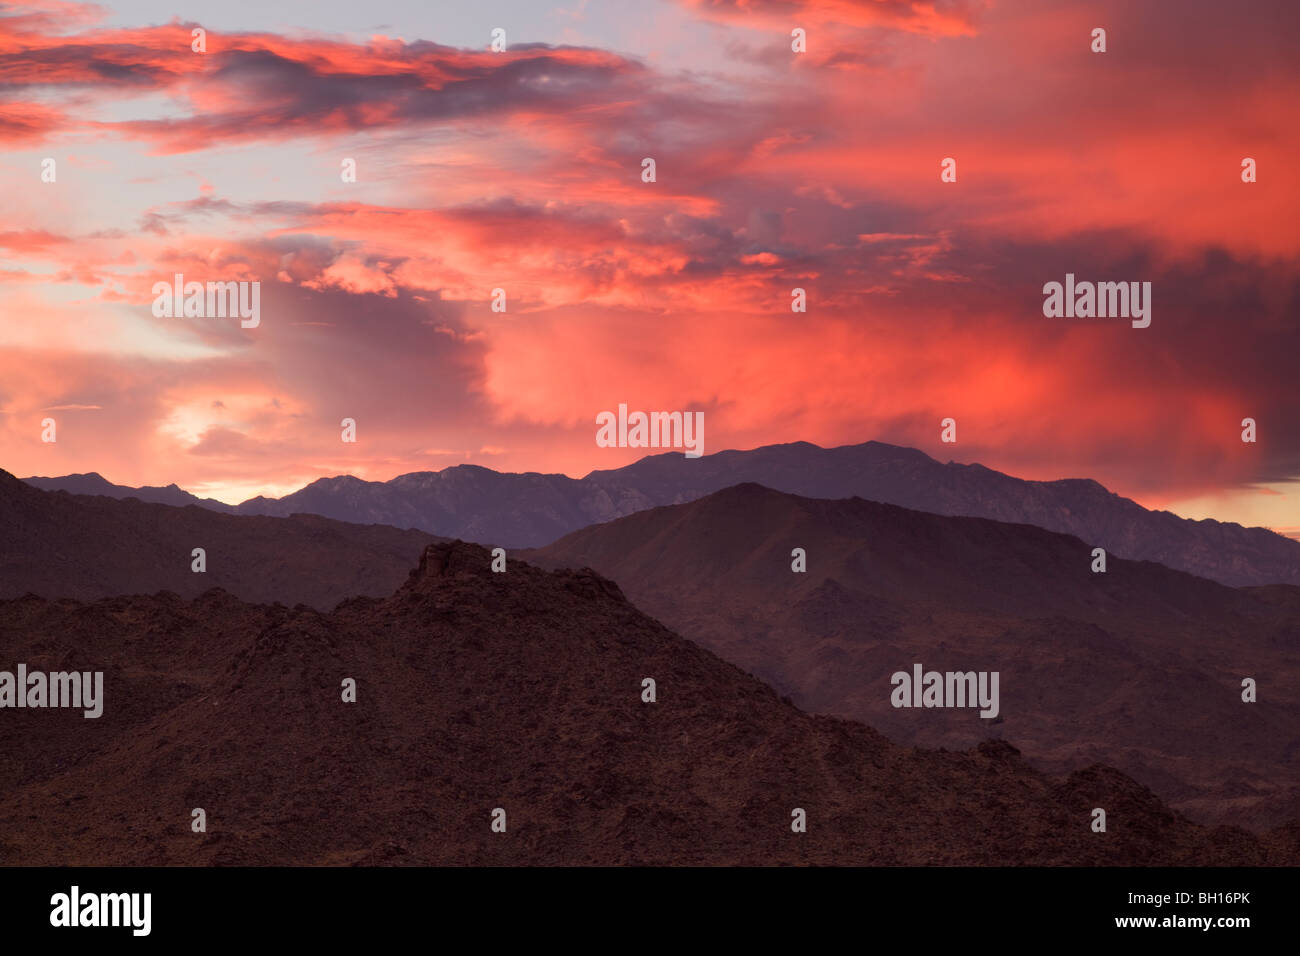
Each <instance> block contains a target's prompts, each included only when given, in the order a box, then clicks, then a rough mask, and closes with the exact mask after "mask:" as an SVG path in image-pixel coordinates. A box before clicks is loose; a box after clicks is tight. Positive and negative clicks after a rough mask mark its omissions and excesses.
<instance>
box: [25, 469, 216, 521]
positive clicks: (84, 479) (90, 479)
mask: <svg viewBox="0 0 1300 956" xmlns="http://www.w3.org/2000/svg"><path fill="white" fill-rule="evenodd" d="M23 481H25V482H27V483H28V484H29V485H32V486H34V487H36V488H40V489H41V490H42V491H66V492H67V493H68V494H70V495H103V496H104V497H105V498H119V499H121V498H139V499H140V500H141V501H146V502H149V503H151V504H157V505H172V506H173V507H176V508H184V507H185V506H186V505H200V506H201V507H204V508H211V509H212V510H213V511H221V512H224V513H226V514H233V513H234V511H235V508H234V506H233V505H228V504H226V503H225V502H224V501H217V500H216V499H215V498H200V497H198V496H197V495H192V494H190V493H189V492H188V491H184V490H182V489H181V488H178V487H177V486H176V485H174V484H172V485H168V486H167V487H165V488H160V487H157V486H155V485H146V486H145V487H143V488H128V487H127V486H126V485H115V484H113V483H112V482H111V481H109V480H108V479H106V478H105V477H104V476H103V475H101V474H99V473H98V472H94V471H92V472H90V473H89V474H85V475H64V476H63V477H61V478H41V477H33V478H24V479H23Z"/></svg>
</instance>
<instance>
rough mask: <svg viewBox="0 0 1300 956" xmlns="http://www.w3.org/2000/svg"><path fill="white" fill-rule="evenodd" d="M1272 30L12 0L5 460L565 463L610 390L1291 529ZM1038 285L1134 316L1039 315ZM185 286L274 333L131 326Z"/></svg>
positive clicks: (716, 2) (1289, 331)
mask: <svg viewBox="0 0 1300 956" xmlns="http://www.w3.org/2000/svg"><path fill="white" fill-rule="evenodd" d="M194 27H202V28H203V29H205V30H206V31H207V37H206V44H207V51H206V53H196V52H193V51H192V49H191V31H192V29H193V28H194ZM497 27H499V28H502V29H504V30H505V32H506V39H507V43H508V48H507V50H506V52H504V53H494V52H492V51H491V50H490V49H489V44H490V42H491V31H492V30H493V28H497ZM1097 27H1101V28H1104V29H1105V30H1106V37H1107V50H1106V52H1105V53H1094V52H1092V51H1091V49H1090V46H1091V43H1092V40H1091V32H1092V30H1093V29H1094V28H1097ZM794 28H801V29H803V30H806V31H807V52H806V53H803V54H796V53H793V52H792V51H791V30H792V29H794ZM1297 49H1300V5H1297V4H1295V3H1294V2H1293V0H1273V2H1266V0H1262V2H1252V3H1249V4H1229V3H1222V2H1213V3H1212V2H1205V0H1163V2H1134V0H1114V2H1096V0H1092V2H1072V0H1064V2H1057V0H997V2H980V0H958V2H944V0H934V2H914V0H748V2H746V0H637V2H635V3H634V2H630V0H618V2H614V0H558V2H550V0H515V2H497V0H478V2H473V3H468V2H467V3H455V4H450V3H448V4H442V3H436V2H429V0H367V2H365V3H344V2H338V0H311V2H298V0H293V2H286V0H268V2H262V3H239V2H231V0H221V2H217V0H196V2H189V3H185V2H180V0H122V2H118V3H113V4H80V3H70V2H56V0H41V2H33V3H0V197H2V198H0V209H2V210H3V215H2V216H0V468H4V469H5V470H7V471H10V472H13V473H15V474H18V475H20V476H27V475H62V474H67V473H71V472H84V471H98V472H100V473H101V474H103V475H104V476H105V477H107V478H109V479H110V480H111V481H114V482H118V483H120V484H129V485H141V484H154V485H159V484H168V483H171V482H175V483H177V484H179V485H180V486H182V487H183V488H186V489H188V490H190V491H192V492H194V493H196V494H199V495H206V496H212V497H216V498H220V499H223V500H226V501H232V502H234V501H240V500H243V499H244V498H247V497H250V496H253V495H256V494H267V495H280V494H284V493H286V492H289V491H292V490H294V489H296V488H297V487H300V486H301V485H303V484H306V483H307V482H309V481H312V480H314V479H316V478H318V477H321V476H328V475H337V474H349V473H350V474H354V475H357V476H360V477H363V478H368V479H374V480H385V479H388V478H391V477H394V476H396V475H399V474H402V473H405V472H410V471H421V470H436V469H440V468H444V467H446V466H448V465H453V464H459V463H465V462H470V463H475V464H481V465H484V466H487V467H490V468H495V469H498V470H503V471H547V472H564V473H566V474H569V475H573V476H575V477H576V476H580V475H583V474H585V473H587V472H588V471H590V470H592V469H595V468H613V467H618V466H620V465H623V464H626V463H628V462H630V461H633V460H635V459H636V458H639V457H641V456H642V455H643V454H645V453H646V452H645V451H642V450H639V449H618V448H601V447H598V446H597V444H596V442H595V440H594V436H595V432H596V426H595V417H596V415H597V414H598V413H600V412H601V411H604V410H613V409H617V407H618V405H619V404H620V403H627V404H628V405H629V407H631V408H633V409H645V410H687V409H689V410H695V411H703V412H704V413H705V422H706V426H705V435H704V451H705V453H706V454H707V453H712V452H716V451H720V450H722V449H724V448H752V447H756V446H759V445H764V444H771V443H777V442H788V441H799V440H804V441H811V442H816V443H817V444H820V445H825V446H831V445H840V444H851V443H857V442H862V441H867V440H869V439H876V440H880V441H887V442H892V443H896V444H901V445H909V446H914V447H918V448H921V449H923V450H925V451H926V452H928V453H929V454H931V455H933V456H934V457H936V458H939V459H940V460H943V461H947V460H950V459H952V460H956V461H962V462H975V461H978V462H981V463H983V464H985V465H988V466H989V467H992V468H996V469H999V470H1002V471H1006V472H1009V473H1012V474H1015V475H1018V476H1021V477H1025V478H1042V479H1050V478H1060V477H1091V478H1095V479H1097V480H1099V481H1101V482H1102V483H1103V484H1105V485H1107V486H1108V487H1109V488H1110V489H1111V490H1113V491H1116V492H1118V493H1120V494H1123V495H1126V496H1129V497H1132V498H1135V499H1136V500H1138V501H1139V502H1141V503H1142V504H1144V505H1146V506H1148V507H1161V508H1169V509H1171V510H1173V511H1176V512H1177V513H1179V514H1182V515H1185V516H1187V517H1193V518H1201V517H1215V518H1219V519H1221V520H1229V521H1239V522H1242V523H1244V524H1252V525H1253V524H1260V525H1266V526H1269V527H1273V528H1276V529H1277V530H1279V531H1283V532H1285V533H1291V534H1295V535H1300V497H1298V496H1300V486H1297V485H1296V484H1295V481H1296V479H1297V477H1300V371H1298V370H1300V269H1298V268H1297V254H1298V253H1300V226H1298V224H1297V212H1298V211H1300V185H1298V182H1300V180H1298V179H1297V172H1296V163H1297V156H1298V155H1300V127H1298V126H1297V122H1296V120H1297V116H1298V115H1300V110H1298V109H1297V107H1298V106H1300V56H1297V52H1296V51H1297ZM644 157H653V158H654V159H655V162H656V166H657V170H656V172H657V181H656V182H654V183H644V182H642V181H641V161H642V159H643V158H644ZM945 157H952V158H954V159H955V160H956V161H957V181H956V182H955V183H944V182H941V181H940V176H939V173H940V162H941V160H942V159H943V158H945ZM1244 157H1252V158H1254V159H1255V160H1256V162H1257V164H1258V182H1255V183H1243V182H1242V178H1241V163H1242V159H1243V158H1244ZM47 158H52V159H54V160H55V163H56V169H57V179H56V181H55V182H53V183H46V182H42V180H41V171H42V161H43V160H45V159H47ZM345 158H354V159H355V160H356V165H357V180H358V181H357V182H355V183H345V182H343V181H342V180H341V177H340V169H341V164H342V162H343V160H344V159H345ZM1067 272H1070V273H1074V274H1075V275H1076V276H1077V277H1078V278H1079V279H1080V280H1093V281H1096V280H1121V281H1149V282H1151V283H1152V289H1153V292H1152V322H1151V326H1150V327H1149V328H1146V329H1135V328H1132V327H1130V324H1129V322H1128V321H1126V320H1124V319H1074V318H1069V319H1067V318H1050V319H1049V318H1045V317H1044V315H1043V308H1042V307H1043V293H1042V287H1043V284H1044V283H1046V282H1050V281H1058V282H1059V281H1062V280H1063V279H1064V276H1065V274H1066V273H1067ZM175 273H183V274H184V276H185V278H186V280H187V281H188V280H198V281H209V280H211V281H225V280H244V281H254V280H255V281H259V282H260V283H261V324H260V326H259V327H257V328H255V329H244V328H241V327H240V323H239V322H238V320H230V319H219V318H188V319H186V318H155V317H154V315H153V313H152V311H151V303H152V302H153V298H154V297H153V294H152V292H151V289H152V287H153V285H154V283H155V282H158V281H171V279H172V277H173V275H174V274H175ZM795 287H802V288H805V289H807V294H808V311H807V312H806V313H805V314H796V313H792V312H791V310H790V300H791V289H793V288H795ZM494 288H503V289H504V290H505V291H506V296H507V303H508V305H507V311H506V312H505V313H504V314H502V313H494V312H493V311H492V310H491V308H490V302H491V298H492V290H493V289H494ZM47 417H52V418H54V419H55V420H56V422H57V428H58V432H57V436H58V440H57V442H55V443H44V442H42V441H41V421H42V419H44V418H47ZM345 417H351V418H354V419H355V420H356V422H357V436H358V441H357V442H356V443H355V444H346V443H343V442H341V441H340V420H341V419H343V418H345ZM947 417H952V418H955V419H956V420H957V423H958V425H957V438H958V441H957V443H956V444H942V443H941V442H940V440H939V439H940V421H941V419H943V418H947ZM1247 417H1250V418H1254V419H1255V420H1256V421H1257V423H1258V435H1259V440H1258V442H1257V443H1255V444H1246V443H1243V442H1242V441H1241V431H1242V429H1241V420H1242V419H1243V418H1247Z"/></svg>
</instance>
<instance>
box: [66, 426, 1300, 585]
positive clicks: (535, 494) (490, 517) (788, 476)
mask: <svg viewBox="0 0 1300 956" xmlns="http://www.w3.org/2000/svg"><path fill="white" fill-rule="evenodd" d="M63 480H64V479H41V481H43V482H45V483H46V485H45V486H46V487H63V486H62V485H61V484H60V482H62V481H63ZM747 481H752V482H757V483H759V484H761V485H765V486H766V487H768V488H773V489H775V490H777V491H784V492H788V493H790V494H797V495H803V496H805V497H810V498H848V497H853V496H857V497H861V498H866V499H868V500H870V501H882V502H886V503H889V504H896V505H901V506H902V507H905V508H913V509H915V510H918V511H929V512H933V513H935V514H945V515H965V516H970V517H979V518H993V519H995V520H998V521H1011V522H1023V523H1026V524H1034V525H1038V526H1039V527H1042V528H1047V529H1048V530H1051V531H1060V532H1063V533H1065V534H1073V535H1077V536H1078V537H1080V538H1082V539H1083V540H1084V541H1087V542H1089V543H1091V544H1092V545H1094V546H1096V547H1102V548H1105V549H1106V550H1107V551H1109V552H1110V553H1112V554H1117V555H1120V556H1122V557H1127V558H1132V559H1134V560H1146V561H1159V562H1160V563H1161V564H1164V565H1167V566H1168V567H1171V568H1177V569H1179V570H1182V571H1187V572H1188V573H1191V574H1196V575H1199V576H1201V577H1207V578H1210V579H1212V580H1215V581H1219V582H1221V583H1223V584H1229V585H1233V586H1242V585H1255V584H1272V583H1280V584H1300V541H1294V540H1292V539H1290V538H1286V537H1284V536H1282V535H1279V534H1276V533H1274V532H1272V531H1269V530H1267V529H1264V528H1243V527H1242V526H1240V525H1237V524H1227V523H1222V522H1218V521H1212V520H1204V521H1192V520H1189V519H1185V518H1180V517H1178V516H1177V515H1174V514H1171V513H1169V512H1166V511H1148V510H1147V509H1145V508H1143V507H1142V506H1140V505H1138V504H1137V503H1136V502H1134V501H1130V500H1129V499H1127V498H1121V497H1119V496H1118V495H1116V494H1114V493H1112V492H1109V491H1107V490H1106V489H1105V488H1104V487H1102V486H1101V485H1099V484H1098V483H1097V482H1095V481H1091V480H1087V479H1064V480H1061V481H1024V480H1021V479H1019V478H1012V477H1010V476H1008V475H1004V474H1002V473H1000V472H996V471H992V470H990V469H988V468H985V467H984V466H982V465H961V464H956V463H953V462H949V463H948V464H940V463H939V462H937V461H935V460H934V459H933V458H930V457H929V456H928V455H926V454H924V453H923V452H920V451H917V450H915V449H911V448H899V447H897V446H894V445H885V444H881V443H880V442H867V443H865V444H862V445H846V446H843V447H840V448H819V447H818V446H816V445H812V444H809V443H807V442H795V443H793V444H787V445H768V446H765V447H763V448H757V449H754V450H752V451H723V452H718V453H717V454H714V455H706V456H704V457H702V458H698V459H687V458H685V457H684V456H683V455H681V454H680V453H676V452H672V453H668V454H662V455H653V456H650V457H647V458H643V459H641V460H640V461H638V462H636V463H634V464H631V465H628V466H627V467H625V468H618V469H613V470H609V471H593V472H592V473H591V474H589V475H587V476H586V477H585V478H581V479H574V478H568V477H566V476H564V475H541V474H537V473H532V472H530V473H528V474H502V473H500V472H495V471H492V470H490V469H487V468H480V467H478V466H475V465H457V466H455V467H452V468H446V469H444V470H442V471H437V472H415V473H412V474H408V475H401V476H400V477H397V478H394V479H392V480H391V481H386V482H373V481H362V480H361V479H359V478H353V477H351V476H344V477H338V478H322V479H320V480H318V481H314V482H312V483H311V484H310V485H307V486H306V487H305V488H302V489H301V490H299V491H296V492H294V493H293V494H290V495H287V496H285V497H284V498H280V499H273V498H261V497H259V498H254V499H251V500H249V501H246V502H244V503H242V504H240V505H239V506H238V507H237V508H236V510H237V512H238V513H240V514H268V515H288V514H293V513H296V512H309V513H311V514H320V515H324V516H326V517H330V518H336V519H338V520H340V521H354V522H360V523H379V524H389V525H393V526H395V527H401V528H407V527H410V528H421V529H423V530H425V531H429V532H432V533H434V534H439V535H443V536H447V537H457V538H464V539H466V540H471V541H477V542H480V543H484V544H499V545H503V546H505V547H517V548H522V547H537V546H540V545H543V544H546V543H548V542H550V541H553V540H555V539H556V538H558V537H560V536H562V535H565V534H568V533H569V532H571V531H576V530H577V529H579V528H582V527H586V526H587V525H590V524H595V523H597V522H603V521H609V520H611V519H613V518H618V517H622V516H625V515H629V514H633V513H635V512H637V511H642V510H644V509H646V508H651V507H655V506H658V505H667V504H681V503H684V502H687V501H694V500H696V499H698V498H702V497H703V496H705V495H708V494H712V493H713V492H715V491H720V490H721V489H723V488H727V487H730V486H732V485H736V484H740V483H742V482H747ZM69 490H72V489H69ZM196 503H202V502H196ZM218 504H219V503H218ZM218 510H220V509H218Z"/></svg>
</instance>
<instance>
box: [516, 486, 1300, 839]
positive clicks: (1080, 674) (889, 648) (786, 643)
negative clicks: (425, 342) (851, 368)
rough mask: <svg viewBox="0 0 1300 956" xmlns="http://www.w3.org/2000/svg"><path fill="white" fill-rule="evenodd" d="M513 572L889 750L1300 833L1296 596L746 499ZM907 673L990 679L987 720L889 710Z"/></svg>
mask: <svg viewBox="0 0 1300 956" xmlns="http://www.w3.org/2000/svg"><path fill="white" fill-rule="evenodd" d="M795 549H802V550H803V552H804V559H805V560H806V571H803V572H799V571H795V570H792V567H793V566H794V565H795V563H796V559H795V558H793V557H792V552H794V551H795ZM520 556H521V557H523V558H526V559H527V560H530V561H535V562H537V563H539V564H542V565H544V566H547V567H570V568H582V567H589V568H592V569H594V570H595V571H596V572H598V573H600V574H602V575H605V576H607V577H609V578H611V579H613V580H616V581H618V582H619V583H620V585H621V586H622V587H623V589H624V590H625V592H626V593H627V595H628V597H629V598H630V599H631V600H632V601H633V602H634V603H635V604H636V605H637V606H638V607H639V608H641V609H642V610H644V611H645V612H646V613H648V614H650V615H651V616H653V617H655V618H656V619H658V620H661V621H663V622H664V623H665V624H667V625H668V626H669V627H672V628H674V629H675V630H677V631H679V632H680V633H683V634H689V635H690V636H691V638H692V640H695V641H697V642H698V643H700V644H701V645H702V646H704V647H707V648H709V649H710V650H712V651H714V652H715V653H717V654H719V655H720V656H722V657H724V658H725V659H727V660H729V661H732V662H733V663H736V664H738V665H740V666H741V667H744V668H745V669H747V670H749V671H751V672H752V673H754V674H755V675H756V676H758V677H759V678H761V679H763V680H765V681H767V682H769V683H771V684H772V685H773V686H774V687H776V688H777V689H778V690H779V691H780V692H782V693H786V694H789V695H790V696H791V698H792V699H793V700H794V702H795V703H796V704H797V705H799V706H800V707H802V708H804V709H807V710H810V711H815V712H818V713H826V714H833V715H837V716H842V717H847V718H851V719H853V720H858V721H862V722H863V723H867V724H870V725H871V726H873V727H875V728H877V729H879V730H880V731H882V732H883V733H885V734H886V735H887V736H888V737H890V739H892V740H895V741H898V742H900V743H908V744H918V745H924V746H929V747H937V746H945V747H953V748H959V749H964V748H967V747H971V746H974V745H975V744H977V743H978V742H979V741H980V740H982V739H984V738H985V737H987V736H989V735H991V734H992V735H997V736H999V737H1002V738H1005V739H1006V740H1008V741H1010V742H1011V743H1013V744H1014V745H1015V746H1016V747H1018V748H1020V749H1021V750H1022V751H1023V752H1024V753H1025V754H1026V756H1027V757H1028V758H1029V759H1030V760H1031V762H1033V763H1035V765H1037V766H1039V767H1042V768H1044V769H1047V770H1049V771H1052V772H1069V771H1071V770H1074V769H1078V768H1080V767H1083V766H1086V765H1088V764H1090V763H1092V762H1094V761H1104V762H1106V763H1110V764H1113V765H1114V766H1116V767H1118V768H1119V769H1120V770H1122V771H1124V772H1125V773H1127V774H1129V775H1131V776H1133V777H1134V778H1136V779H1137V780H1138V781H1139V782H1140V783H1143V784H1145V785H1147V786H1150V787H1151V788H1152V789H1153V790H1155V791H1156V792H1158V793H1160V794H1161V795H1162V797H1164V798H1165V799H1167V800H1169V801H1170V803H1171V805H1172V806H1174V808H1175V809H1178V810H1180V811H1182V812H1184V813H1187V814H1188V815H1189V816H1191V817H1192V818H1194V819H1200V820H1204V821H1217V822H1224V821H1229V820H1231V821H1234V822H1240V823H1244V824H1247V825H1250V826H1254V827H1267V826H1272V825H1276V824H1278V823H1281V822H1283V821H1285V820H1288V819H1293V818H1300V653H1298V648H1300V588H1296V587H1294V586H1290V585H1271V586H1267V587H1258V588H1230V587H1227V586H1225V585H1221V584H1217V583H1215V582H1213V581H1208V580H1205V579H1204V578H1197V577H1193V576H1191V575H1189V574H1186V573H1184V572H1181V571H1175V570H1172V569H1170V568H1167V567H1164V566H1163V565H1160V564H1156V563H1153V562H1146V561H1141V562H1138V561H1128V560H1124V559H1120V558H1114V557H1110V558H1109V559H1108V561H1107V566H1106V570H1105V571H1104V572H1094V571H1093V570H1092V568H1093V562H1094V559H1093V556H1092V544H1091V542H1085V541H1082V540H1080V539H1079V538H1076V537H1074V536H1070V535H1063V534H1058V533H1055V532H1050V531H1046V530H1044V529H1041V528H1037V527H1034V526H1032V525H1026V524H1011V523H1006V522H997V521H991V520H988V519H985V518H964V517H949V516H942V515H934V514H929V513H924V512H918V511H912V510H908V509H904V508H899V507H896V506H893V505H886V504H881V503H878V502H873V501H865V500H862V499H847V500H824V499H810V498H801V497H797V496H793V495H788V494H783V493H781V492H777V491H772V490H770V489H767V488H763V487H761V486H759V485H754V484H744V485H738V486H736V487H733V488H729V489H725V490H723V491H720V492H717V493H715V494H713V495H710V496H708V497H706V498H702V499H700V500H698V501H694V502H691V503H688V504H683V505H672V506H666V507H662V508H655V509H651V510H647V511H643V512H639V513H637V514H635V515H630V516H628V517H625V518H619V519H617V520H615V521H611V522H607V523H604V524H599V525H593V526H591V527H589V528H585V529H583V530H581V531H577V532H574V533H573V534H571V535H568V536H566V537H565V538H562V539H561V540H559V541H557V542H554V543H553V544H551V545H548V546H547V547H545V548H542V549H538V550H535V551H525V552H521V553H520ZM917 663H919V664H921V665H923V666H924V668H925V670H927V671H928V670H936V671H939V672H948V671H953V672H961V673H966V672H970V671H974V672H981V671H983V672H998V673H999V674H1000V686H1001V707H1000V712H999V714H998V715H997V717H996V719H995V720H990V719H986V718H981V717H980V716H979V715H978V713H977V712H976V710H974V709H970V708H967V709H942V708H934V709H924V708H922V709H913V708H896V707H894V706H892V704H891V692H892V690H893V687H892V685H891V677H892V675H893V674H895V673H897V672H900V671H902V672H907V673H909V674H910V672H911V671H912V669H913V665H915V664H917ZM1246 678H1250V679H1252V680H1254V681H1255V682H1256V684H1257V692H1258V700H1257V702H1254V703H1247V702H1244V701H1243V699H1242V694H1243V684H1242V682H1243V680H1244V679H1246Z"/></svg>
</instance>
